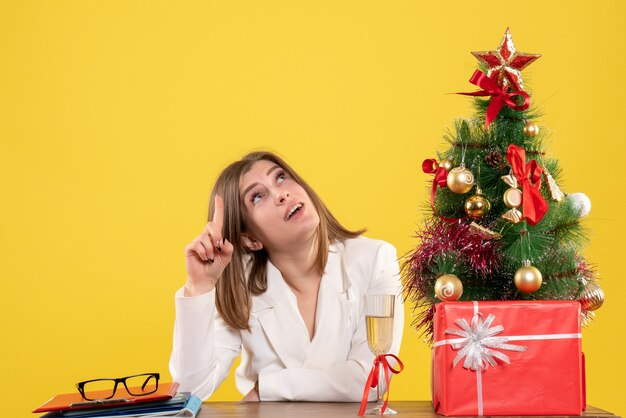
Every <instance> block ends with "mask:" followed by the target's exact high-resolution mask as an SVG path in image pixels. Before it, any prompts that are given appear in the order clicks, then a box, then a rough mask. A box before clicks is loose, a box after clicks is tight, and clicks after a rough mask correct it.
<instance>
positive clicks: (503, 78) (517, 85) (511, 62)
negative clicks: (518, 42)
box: [472, 28, 541, 91]
mask: <svg viewBox="0 0 626 418" xmlns="http://www.w3.org/2000/svg"><path fill="white" fill-rule="evenodd" d="M472 55H474V56H475V57H476V58H478V60H479V61H480V62H482V63H483V64H485V65H486V66H487V67H488V68H489V71H488V72H487V76H488V77H489V78H491V79H492V80H494V81H495V82H496V83H498V85H499V86H500V87H502V88H503V89H507V88H509V87H510V88H512V89H513V90H522V91H523V90H524V86H523V84H522V70H523V69H524V68H526V67H528V65H530V64H531V63H532V62H533V61H535V60H536V59H538V58H539V57H541V55H540V54H527V53H524V52H518V51H516V50H515V45H513V37H511V32H510V31H509V28H506V31H505V32H504V36H503V37H502V42H500V46H499V47H498V49H496V50H494V51H473V52H472Z"/></svg>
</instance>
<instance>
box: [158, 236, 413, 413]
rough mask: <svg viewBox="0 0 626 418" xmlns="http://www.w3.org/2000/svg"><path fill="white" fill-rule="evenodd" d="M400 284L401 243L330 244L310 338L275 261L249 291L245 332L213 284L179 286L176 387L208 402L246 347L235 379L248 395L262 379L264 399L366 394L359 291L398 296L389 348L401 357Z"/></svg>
mask: <svg viewBox="0 0 626 418" xmlns="http://www.w3.org/2000/svg"><path fill="white" fill-rule="evenodd" d="M401 290H402V288H401V282H400V272H399V268H398V261H397V258H396V250H395V248H394V247H393V246H392V245H391V244H389V243H386V242H384V241H378V240H373V239H369V238H365V237H359V238H355V239H348V240H345V241H343V242H335V243H334V244H332V245H331V246H330V249H329V255H328V262H327V264H326V268H325V270H324V274H323V276H322V279H321V283H320V289H319V293H318V300H317V310H316V315H315V335H314V336H313V339H312V340H309V333H308V330H307V328H306V325H305V323H304V321H303V319H302V317H301V315H300V312H299V310H298V306H297V301H296V296H295V295H294V293H293V292H292V291H291V289H290V288H289V287H288V286H287V284H286V283H285V281H284V280H283V277H282V275H281V273H280V271H279V270H278V269H277V268H276V267H275V266H274V265H273V264H272V263H271V262H268V269H267V291H266V292H265V293H264V294H262V295H259V296H253V297H252V309H251V313H250V321H249V325H250V330H249V331H248V330H238V329H233V328H231V327H229V326H228V325H226V323H225V322H224V321H223V319H222V318H221V317H220V316H219V314H218V313H217V309H216V308H215V290H213V291H211V292H209V293H206V294H203V295H199V296H194V297H184V296H183V292H184V289H180V290H179V291H178V292H176V297H175V300H176V323H175V326H174V347H173V351H172V356H171V359H170V372H171V374H172V377H173V378H174V381H176V382H178V383H180V388H179V390H180V391H190V392H192V393H194V394H195V395H196V396H198V397H200V398H201V399H204V400H206V399H208V398H209V397H210V396H211V394H212V393H213V392H214V391H215V390H216V389H217V388H218V386H219V385H220V384H221V383H222V381H223V380H224V379H225V378H226V376H227V375H228V372H229V370H230V368H231V366H232V364H233V361H234V359H235V358H236V357H237V356H238V355H239V354H241V356H242V357H241V363H240V365H239V367H238V368H237V371H236V373H235V378H236V385H237V389H238V390H239V391H240V392H241V393H242V394H247V393H248V392H249V391H250V390H251V389H252V388H253V386H254V382H255V381H257V379H258V381H259V396H260V399H261V400H264V401H265V400H267V401H281V400H289V401H325V402H333V401H340V402H341V401H344V402H357V401H360V400H361V397H362V396H363V389H364V386H365V381H366V379H367V375H368V373H369V372H370V369H371V367H372V362H373V360H374V355H373V354H372V353H371V352H370V350H369V348H368V346H367V333H366V326H365V317H364V315H363V296H364V295H365V294H394V295H396V301H395V317H394V326H393V344H392V346H391V349H390V350H389V352H390V353H392V354H396V355H397V354H398V352H399V349H400V343H401V340H402V330H403V326H404V309H403V303H402V293H401ZM372 392H375V391H372ZM374 395H375V393H370V397H371V398H370V399H373V398H372V397H373V396H374Z"/></svg>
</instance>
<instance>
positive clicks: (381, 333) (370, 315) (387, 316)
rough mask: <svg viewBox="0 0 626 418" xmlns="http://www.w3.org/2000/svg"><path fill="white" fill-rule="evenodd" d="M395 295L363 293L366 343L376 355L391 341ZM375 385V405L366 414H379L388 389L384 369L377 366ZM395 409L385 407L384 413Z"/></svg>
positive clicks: (386, 350)
mask: <svg viewBox="0 0 626 418" xmlns="http://www.w3.org/2000/svg"><path fill="white" fill-rule="evenodd" d="M395 300H396V297H395V295H365V320H366V322H367V345H368V346H369V348H370V351H371V352H372V353H374V355H376V356H380V355H382V354H387V352H388V351H389V349H390V348H391V343H392V342H393V307H394V302H395ZM378 370H379V375H378V385H376V400H377V401H376V406H374V407H373V408H370V409H368V410H367V411H365V414H366V415H381V414H383V413H382V408H383V404H384V401H383V396H384V395H385V392H386V391H387V390H388V389H389V388H387V387H385V385H386V383H385V370H384V368H383V367H382V366H381V367H379V369H378ZM395 414H397V412H396V411H394V410H393V409H391V408H389V407H387V408H386V409H385V412H384V415H395Z"/></svg>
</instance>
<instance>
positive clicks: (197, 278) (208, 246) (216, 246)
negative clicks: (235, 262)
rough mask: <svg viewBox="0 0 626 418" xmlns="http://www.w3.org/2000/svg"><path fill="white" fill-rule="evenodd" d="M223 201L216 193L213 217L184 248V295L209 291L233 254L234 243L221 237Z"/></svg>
mask: <svg viewBox="0 0 626 418" xmlns="http://www.w3.org/2000/svg"><path fill="white" fill-rule="evenodd" d="M223 224H224V201H223V200H222V198H221V196H217V195H216V196H215V210H214V213H213V219H212V220H211V221H210V222H208V223H207V224H206V226H205V227H204V231H202V233H201V234H200V235H198V236H197V237H196V239H194V240H193V241H191V243H190V244H189V245H187V247H186V248H185V257H186V260H187V263H186V265H187V283H186V284H185V296H197V295H201V294H203V293H207V292H210V291H211V290H213V289H214V288H215V284H216V283H217V281H218V280H219V279H220V277H221V276H222V273H223V272H224V269H225V268H226V266H227V265H228V263H230V260H231V258H232V255H233V248H234V247H233V245H232V244H231V243H230V242H228V240H224V239H223V237H222V226H223Z"/></svg>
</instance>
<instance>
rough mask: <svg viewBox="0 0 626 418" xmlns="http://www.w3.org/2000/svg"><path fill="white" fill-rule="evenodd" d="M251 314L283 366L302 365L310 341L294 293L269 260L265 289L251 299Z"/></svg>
mask: <svg viewBox="0 0 626 418" xmlns="http://www.w3.org/2000/svg"><path fill="white" fill-rule="evenodd" d="M254 299H255V300H254V303H253V307H252V313H253V315H254V316H256V317H257V319H258V321H259V323H260V324H261V327H262V328H263V331H264V332H265V335H266V336H267V338H268V340H269V341H270V343H271V345H272V347H273V348H274V350H275V351H276V354H277V355H278V357H279V358H280V359H281V361H282V362H283V364H284V365H285V367H302V363H303V361H304V359H305V356H306V353H307V352H308V350H309V346H310V342H309V335H308V332H307V330H306V326H305V325H304V322H303V321H302V318H301V316H300V313H299V311H298V303H297V301H296V296H295V295H294V294H293V292H292V291H291V289H289V287H288V286H287V284H286V283H285V281H284V280H283V277H282V275H281V273H280V271H279V270H278V269H277V268H276V267H275V266H274V265H273V264H272V263H271V262H269V261H268V264H267V291H266V292H265V293H264V294H262V295H260V296H258V297H255V298H254Z"/></svg>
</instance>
